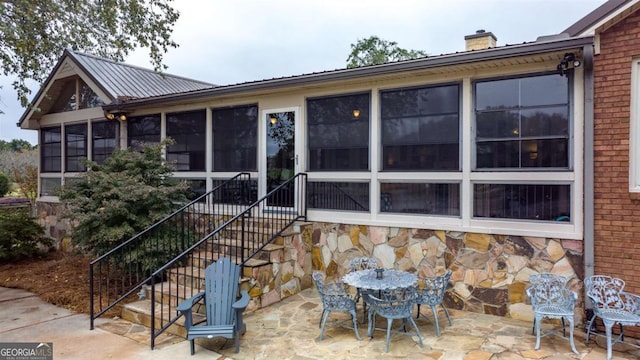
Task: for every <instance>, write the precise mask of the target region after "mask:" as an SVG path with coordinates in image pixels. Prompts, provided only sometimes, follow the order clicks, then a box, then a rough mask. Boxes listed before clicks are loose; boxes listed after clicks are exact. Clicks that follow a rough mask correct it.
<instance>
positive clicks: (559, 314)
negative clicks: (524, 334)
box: [527, 273, 579, 354]
mask: <svg viewBox="0 0 640 360" xmlns="http://www.w3.org/2000/svg"><path fill="white" fill-rule="evenodd" d="M529 281H530V283H531V285H530V287H529V288H528V289H527V295H528V296H529V299H530V300H531V305H532V307H533V312H534V315H535V324H534V326H535V329H536V347H535V349H536V350H538V349H540V338H541V337H544V336H547V335H552V334H554V333H556V331H557V330H553V331H549V332H547V333H545V334H541V330H540V327H541V322H542V319H543V318H549V319H563V326H562V330H563V331H564V320H565V319H566V320H567V321H568V322H569V343H570V344H571V350H572V351H573V352H574V353H576V354H579V352H578V350H576V346H575V344H574V342H573V327H574V317H573V312H574V308H575V304H576V301H577V300H578V294H576V293H574V292H573V291H571V290H569V289H568V288H567V287H566V284H567V279H566V278H565V277H563V276H559V275H555V274H551V273H541V274H537V275H531V276H530V278H529Z"/></svg>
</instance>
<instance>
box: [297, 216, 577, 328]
mask: <svg viewBox="0 0 640 360" xmlns="http://www.w3.org/2000/svg"><path fill="white" fill-rule="evenodd" d="M304 235H305V233H304V232H303V233H302V236H304ZM311 237H312V239H311V242H312V244H313V245H312V246H313V247H312V251H313V268H314V270H323V271H325V272H326V273H327V275H328V276H333V277H339V276H342V275H343V274H344V273H345V272H347V271H348V267H349V261H350V260H351V259H352V258H354V257H359V256H373V257H375V258H377V259H378V260H379V261H380V262H381V264H382V266H383V267H385V268H395V269H400V270H405V271H411V272H416V273H417V274H418V276H419V277H429V276H434V275H439V274H441V273H443V272H444V271H445V269H451V270H452V271H453V273H452V276H451V282H450V284H449V290H448V291H447V295H446V296H445V300H444V304H445V306H446V307H448V308H451V309H459V310H466V311H472V312H477V313H484V314H492V315H499V316H507V317H512V318H517V319H521V320H527V321H531V320H533V312H532V310H531V305H530V303H529V301H528V299H527V296H526V294H525V290H526V288H527V286H528V279H529V276H530V275H531V274H535V273H539V272H552V273H554V274H558V275H562V276H564V277H566V278H567V279H568V286H569V287H570V288H571V290H573V291H575V292H576V293H578V294H580V296H579V301H578V304H577V306H576V312H575V315H576V318H575V321H576V324H582V323H583V322H584V318H583V316H584V300H583V296H582V279H583V278H584V271H583V269H584V266H583V256H582V253H583V250H582V249H583V246H582V241H577V240H563V239H551V238H538V237H521V236H506V235H488V234H478V233H464V232H454V231H439V230H424V229H407V228H397V227H379V226H358V225H341V224H328V223H314V224H313V225H312V230H311Z"/></svg>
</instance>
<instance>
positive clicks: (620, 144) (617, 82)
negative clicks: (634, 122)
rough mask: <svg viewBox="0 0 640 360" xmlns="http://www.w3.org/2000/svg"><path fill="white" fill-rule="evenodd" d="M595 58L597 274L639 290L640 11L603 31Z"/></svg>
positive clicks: (629, 288) (639, 291) (636, 290)
mask: <svg viewBox="0 0 640 360" xmlns="http://www.w3.org/2000/svg"><path fill="white" fill-rule="evenodd" d="M600 44H601V45H600V49H601V52H600V54H598V55H596V56H595V60H594V73H595V84H594V92H595V94H594V95H595V96H594V116H595V119H594V122H595V123H594V126H595V129H594V138H595V144H594V151H595V154H594V155H595V164H594V165H595V166H594V167H595V173H594V177H595V203H594V205H595V219H594V228H595V249H594V252H595V274H603V275H610V276H615V277H619V278H622V279H624V280H625V282H626V283H627V285H626V289H627V290H628V291H631V292H634V293H640V277H638V276H637V274H638V273H640V221H639V220H640V194H632V193H629V131H630V128H629V124H630V122H629V120H630V101H631V63H632V60H633V59H634V58H636V57H640V11H638V12H636V13H634V14H631V15H630V16H629V17H627V18H626V19H624V20H623V21H622V22H620V23H618V24H616V25H615V26H613V27H611V28H610V29H607V30H606V31H604V32H602V33H601V37H600Z"/></svg>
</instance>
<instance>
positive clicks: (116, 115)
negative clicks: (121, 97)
mask: <svg viewBox="0 0 640 360" xmlns="http://www.w3.org/2000/svg"><path fill="white" fill-rule="evenodd" d="M104 117H105V118H106V119H107V120H120V121H126V120H127V115H126V114H125V113H121V112H116V113H106V114H105V115H104Z"/></svg>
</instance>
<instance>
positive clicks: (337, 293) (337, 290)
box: [311, 271, 361, 340]
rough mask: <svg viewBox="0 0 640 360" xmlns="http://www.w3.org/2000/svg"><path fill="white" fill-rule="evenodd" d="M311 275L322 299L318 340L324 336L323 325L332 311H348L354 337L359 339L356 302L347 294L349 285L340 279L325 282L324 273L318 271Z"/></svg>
mask: <svg viewBox="0 0 640 360" xmlns="http://www.w3.org/2000/svg"><path fill="white" fill-rule="evenodd" d="M311 277H312V278H313V282H314V284H315V285H316V289H317V290H318V293H319V294H320V300H322V315H321V317H320V324H319V326H320V340H322V339H323V338H324V330H325V325H326V323H327V319H328V318H329V314H330V313H331V312H332V311H342V312H348V313H350V314H351V319H352V320H353V331H354V332H355V334H356V338H357V339H358V340H361V338H360V334H359V333H358V321H357V320H356V302H355V300H354V299H353V298H352V297H351V295H350V294H349V286H348V285H347V284H345V283H343V282H340V281H334V282H326V281H325V275H324V273H322V272H319V271H314V272H313V274H312V275H311ZM338 325H343V323H338Z"/></svg>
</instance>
